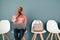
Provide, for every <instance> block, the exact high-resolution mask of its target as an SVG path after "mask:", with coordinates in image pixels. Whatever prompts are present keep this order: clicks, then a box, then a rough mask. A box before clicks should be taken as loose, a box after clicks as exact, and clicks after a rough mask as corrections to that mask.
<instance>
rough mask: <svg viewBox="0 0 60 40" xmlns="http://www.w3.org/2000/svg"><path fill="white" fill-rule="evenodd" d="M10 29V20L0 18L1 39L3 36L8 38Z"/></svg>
mask: <svg viewBox="0 0 60 40" xmlns="http://www.w3.org/2000/svg"><path fill="white" fill-rule="evenodd" d="M9 31H10V22H9V21H8V20H1V21H0V34H2V37H3V40H5V38H4V36H6V37H7V38H8V40H10V38H9V36H8V34H7V33H8V32H9Z"/></svg>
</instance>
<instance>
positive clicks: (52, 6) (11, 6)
mask: <svg viewBox="0 0 60 40" xmlns="http://www.w3.org/2000/svg"><path fill="white" fill-rule="evenodd" d="M18 6H22V7H23V13H24V14H26V16H27V21H28V22H27V33H26V35H25V36H26V39H27V40H29V39H30V40H31V38H32V35H33V33H31V31H30V30H31V23H32V21H33V20H34V19H40V20H42V22H43V23H44V28H45V29H46V26H45V24H46V22H47V21H48V20H49V19H54V20H56V21H57V22H58V23H59V22H60V0H0V20H2V19H8V20H10V21H11V18H12V15H13V14H15V13H16V11H17V8H18ZM59 24H60V23H59ZM47 34H48V33H47ZM47 34H46V33H45V34H44V38H45V39H46V37H47ZM9 35H10V38H11V40H13V37H12V35H13V34H12V33H11V32H9ZM0 38H1V37H0ZM39 39H40V38H39V36H38V37H37V40H39ZM0 40H1V39H0Z"/></svg>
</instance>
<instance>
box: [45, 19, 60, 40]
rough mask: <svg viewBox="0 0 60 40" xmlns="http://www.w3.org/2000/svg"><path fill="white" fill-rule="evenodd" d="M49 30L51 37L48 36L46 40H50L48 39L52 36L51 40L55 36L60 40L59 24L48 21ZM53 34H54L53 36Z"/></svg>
mask: <svg viewBox="0 0 60 40" xmlns="http://www.w3.org/2000/svg"><path fill="white" fill-rule="evenodd" d="M47 30H48V32H50V33H49V35H48V37H47V39H46V40H48V38H49V37H50V36H51V40H52V38H53V35H55V37H56V40H57V37H58V39H59V40H60V37H59V35H58V33H60V30H59V28H58V24H57V22H56V21H55V20H48V22H47ZM51 34H52V35H51Z"/></svg>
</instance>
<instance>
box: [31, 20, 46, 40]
mask: <svg viewBox="0 0 60 40" xmlns="http://www.w3.org/2000/svg"><path fill="white" fill-rule="evenodd" d="M35 27H36V28H35ZM37 30H38V31H37ZM31 32H32V33H34V35H33V37H32V40H36V36H37V34H40V37H41V40H44V39H43V35H42V33H45V32H46V31H45V30H44V28H43V23H42V21H41V20H34V21H33V22H32V27H31Z"/></svg>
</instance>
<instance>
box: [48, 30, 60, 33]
mask: <svg viewBox="0 0 60 40" xmlns="http://www.w3.org/2000/svg"><path fill="white" fill-rule="evenodd" d="M49 32H50V33H60V30H55V31H49Z"/></svg>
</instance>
